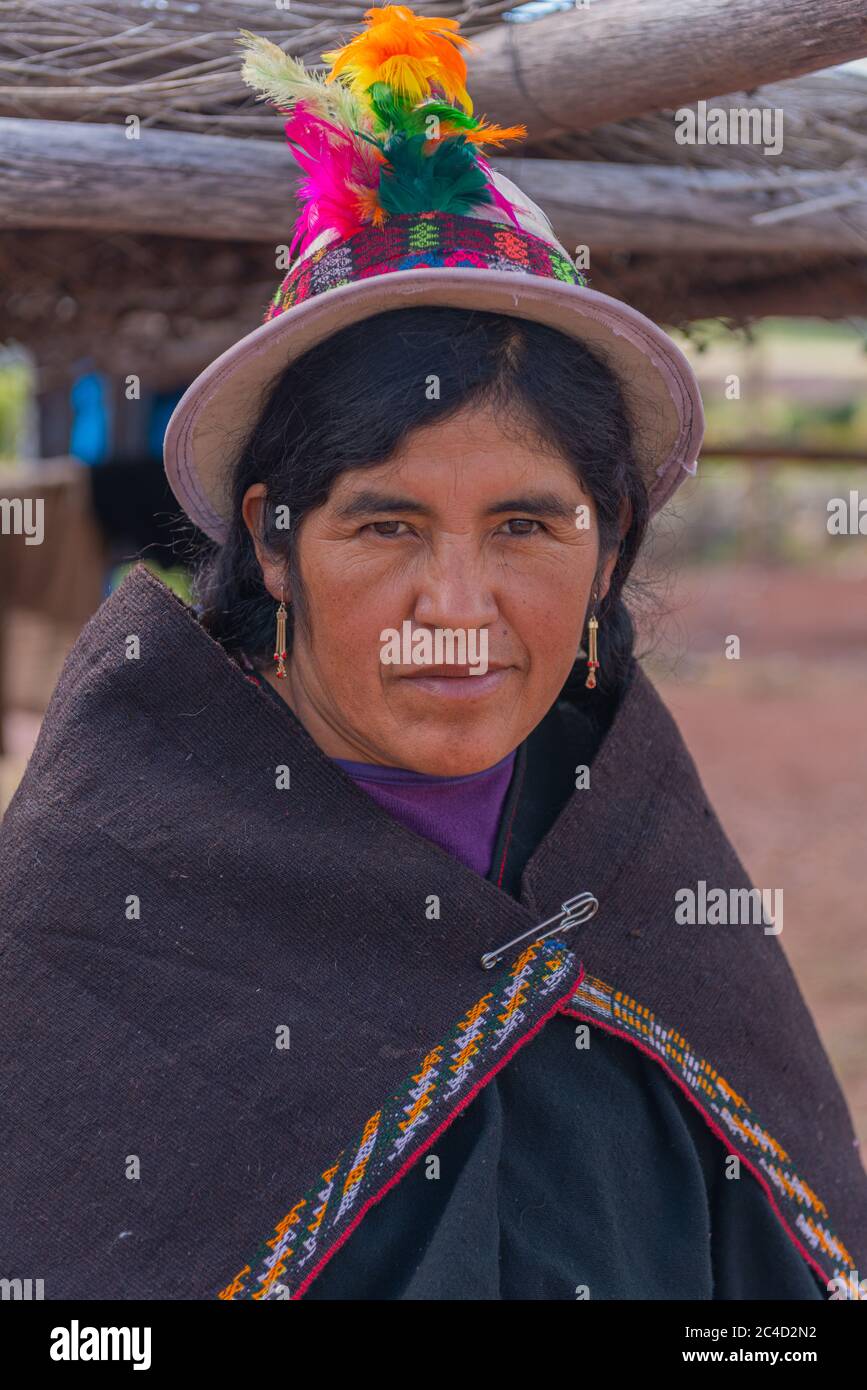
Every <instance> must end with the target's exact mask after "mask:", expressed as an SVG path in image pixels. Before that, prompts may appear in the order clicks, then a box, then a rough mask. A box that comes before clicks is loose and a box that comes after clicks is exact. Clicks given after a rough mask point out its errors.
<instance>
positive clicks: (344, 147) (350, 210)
mask: <svg viewBox="0 0 867 1390" xmlns="http://www.w3.org/2000/svg"><path fill="white" fill-rule="evenodd" d="M285 130H286V139H287V140H288V141H289V144H290V145H291V146H292V152H293V154H294V156H295V159H296V160H297V162H298V164H300V166H301V168H302V169H303V170H304V171H305V173H306V175H307V177H306V178H304V179H302V180H301V182H300V183H299V185H298V189H297V195H296V196H297V198H298V201H299V202H300V203H301V205H302V206H301V211H300V213H299V215H298V218H297V220H296V222H295V229H294V232H295V234H294V236H293V238H292V244H291V246H290V248H289V254H290V256H292V255H294V253H295V249H296V247H297V249H298V255H302V254H303V253H304V251H305V250H306V249H307V247H308V246H309V245H310V243H311V242H312V241H314V240H315V239H316V237H317V236H319V235H320V233H321V232H323V231H325V230H326V229H327V228H336V230H337V232H338V233H339V235H340V236H341V237H346V236H350V235H351V234H352V233H353V232H356V231H358V230H359V229H360V228H361V227H362V226H363V225H364V224H363V221H362V219H361V217H360V216H359V212H358V208H357V206H356V198H357V196H358V190H359V188H360V187H363V188H376V187H378V184H379V164H378V162H377V161H376V159H375V157H374V155H373V150H372V146H369V145H366V144H365V142H364V141H362V140H359V139H357V138H355V137H353V136H352V135H351V134H350V133H349V132H347V131H346V130H342V129H341V128H340V127H339V126H336V125H332V124H331V122H330V121H326V120H323V119H322V117H321V116H317V115H315V114H314V113H313V112H312V111H311V110H310V109H309V108H308V107H306V106H305V104H304V103H303V102H301V101H299V102H297V103H296V105H295V108H294V110H293V113H292V115H291V116H290V118H289V120H288V121H287V122H286V126H285ZM368 150H370V153H369V154H368Z"/></svg>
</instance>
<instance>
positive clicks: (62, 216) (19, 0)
mask: <svg viewBox="0 0 867 1390" xmlns="http://www.w3.org/2000/svg"><path fill="white" fill-rule="evenodd" d="M366 8H367V5H366V4H364V3H357V2H356V0H342V3H340V4H321V3H316V2H315V0H314V2H311V0H306V3H305V0H291V4H290V6H289V8H287V9H281V8H278V6H277V5H276V4H275V3H274V0H207V3H205V0H202V2H201V3H199V0H114V3H111V4H108V3H101V4H100V3H97V4H79V3H71V4H64V5H62V6H59V5H57V4H55V3H54V0H51V3H48V0H0V226H2V227H3V228H4V229H5V230H3V231H2V232H0V283H2V284H4V285H5V286H6V287H7V290H6V294H5V302H4V304H3V306H2V311H3V316H2V327H0V332H2V334H3V335H4V336H10V337H13V338H15V339H17V340H18V341H21V342H24V343H27V344H30V345H32V346H33V347H34V350H35V351H36V352H37V354H38V356H39V359H40V361H41V362H43V363H44V364H45V366H46V368H50V367H51V365H52V364H56V368H57V370H58V371H59V370H60V369H61V368H62V367H63V368H64V369H65V364H68V362H69V361H70V360H71V358H76V357H81V356H82V355H83V354H85V353H86V354H88V355H89V356H90V357H92V358H93V360H95V361H96V363H97V365H104V366H107V367H110V369H112V370H116V371H121V372H122V371H125V370H135V371H142V370H149V371H152V372H153V373H154V374H156V375H160V374H161V375H162V376H163V377H165V378H166V379H168V378H169V377H172V378H173V379H175V380H177V379H178V376H180V377H183V376H185V375H189V374H191V373H193V372H195V371H196V370H198V368H199V367H200V366H201V365H203V364H204V363H205V362H206V361H207V360H209V359H210V357H212V356H213V355H214V354H215V353H216V352H218V351H220V350H221V349H222V347H224V346H226V345H228V343H229V342H231V341H232V340H233V339H234V338H236V337H237V336H239V334H240V333H242V332H244V331H246V330H247V329H249V328H251V327H253V326H255V324H256V323H257V322H258V321H259V319H260V317H261V314H262V311H263V308H264V305H265V303H266V301H267V299H268V298H269V296H270V294H271V293H272V291H273V288H274V286H275V284H276V282H277V281H278V280H279V278H280V275H281V272H280V271H279V270H278V269H277V268H275V254H274V252H275V247H276V246H278V245H279V244H280V243H281V242H285V241H286V240H288V236H289V230H290V227H291V224H292V221H293V220H294V210H293V203H292V188H293V185H294V183H295V181H296V178H297V170H296V167H295V165H294V162H293V160H292V157H291V154H290V152H289V150H288V148H287V147H286V146H285V144H284V142H283V138H282V126H281V122H280V119H279V117H278V116H277V115H276V114H275V113H274V112H273V111H272V110H270V109H269V108H266V107H263V106H262V105H260V104H258V103H256V102H255V101H254V100H253V99H252V95H251V93H250V92H249V90H248V89H247V88H245V87H244V86H243V85H242V83H241V81H240V78H239V75H238V73H239V55H238V49H237V45H236V42H235V40H236V38H237V33H238V30H239V29H240V28H250V29H253V30H254V31H255V32H258V33H263V34H265V35H267V36H268V37H270V38H271V39H273V40H274V41H275V42H278V43H280V45H281V46H282V47H284V48H285V49H286V50H287V51H289V52H292V53H294V54H295V55H297V56H299V57H302V58H303V59H304V61H305V62H307V63H308V65H310V66H316V65H317V64H319V62H320V60H319V55H320V54H321V51H322V50H323V49H326V48H328V47H329V46H333V45H335V44H337V43H339V42H342V41H345V39H346V38H347V37H348V35H349V34H350V33H351V32H353V31H354V30H356V29H357V28H358V27H359V26H360V24H361V21H362V17H363V14H364V11H365V9H366ZM413 8H415V9H416V10H419V11H424V12H427V13H431V14H439V15H449V16H453V17H455V18H458V19H460V20H461V28H462V32H463V33H465V34H466V35H467V36H469V37H470V38H471V39H472V40H473V42H474V44H475V45H476V50H475V53H473V54H471V55H470V57H469V64H470V90H471V92H472V93H473V97H474V101H475V104H476V109H477V111H479V112H484V114H485V115H487V116H488V117H489V118H490V119H492V120H496V121H504V122H508V123H514V122H515V121H522V122H523V123H524V124H526V125H527V127H528V131H529V135H528V139H527V141H526V142H525V143H524V144H523V145H520V146H518V145H516V146H513V147H512V148H513V149H514V150H516V151H517V152H518V153H517V157H516V155H514V154H511V155H509V156H503V157H493V158H492V163H493V164H494V166H495V167H497V168H499V169H501V170H502V171H503V172H504V173H505V174H507V175H508V176H509V177H511V178H513V179H515V181H516V182H518V183H519V184H520V185H521V186H522V187H523V188H525V189H526V191H527V192H528V193H529V194H530V196H531V197H533V198H535V199H536V200H537V201H538V202H540V203H541V204H542V206H543V207H544V208H545V210H546V211H547V212H548V214H549V216H550V217H551V219H552V221H553V223H554V226H555V230H556V231H557V233H558V235H559V236H560V239H561V240H562V241H563V243H564V245H566V246H567V247H569V248H570V249H572V248H575V247H576V246H578V245H587V246H589V247H590V252H591V261H590V280H591V284H593V286H594V288H596V289H599V290H602V291H605V292H607V293H611V294H614V295H619V296H621V297H623V298H626V299H628V300H630V302H632V303H634V304H636V306H637V307H639V308H641V309H643V310H644V311H645V312H647V313H649V314H650V315H651V316H652V317H654V318H655V319H657V320H658V321H660V322H663V323H667V324H669V325H686V324H688V323H689V322H690V321H691V320H693V319H696V318H702V317H714V316H722V317H725V318H728V319H729V320H730V321H732V322H733V323H744V322H748V321H749V320H750V319H751V318H755V317H760V316H762V315H765V314H769V313H778V314H793V313H809V314H817V315H824V316H827V317H832V318H833V317H843V316H848V315H852V316H856V315H857V316H861V317H863V316H865V315H867V76H865V75H863V74H861V73H859V72H854V71H850V70H846V71H841V70H833V71H829V70H827V69H829V68H831V67H832V65H834V64H837V63H842V62H845V61H847V60H849V59H854V58H858V57H863V56H864V55H865V54H867V11H865V8H864V5H863V0H802V3H801V4H798V5H794V4H792V0H738V3H737V5H733V4H732V0H593V3H592V4H591V5H590V6H589V8H587V9H581V8H577V9H576V8H570V9H567V10H563V11H562V12H560V13H555V14H553V15H550V16H548V17H545V18H541V19H538V20H535V21H534V22H532V23H523V22H522V23H519V22H513V20H514V13H512V15H511V16H510V17H506V16H507V14H508V12H509V11H510V10H511V8H512V7H511V6H510V5H509V4H508V3H492V4H455V3H449V0H445V3H441V0H433V3H430V0H417V2H416V3H414V5H413ZM320 65H321V64H320ZM701 100H704V101H705V102H707V104H708V105H709V106H714V107H723V108H737V107H741V108H744V107H746V108H750V109H756V108H760V109H766V110H767V111H768V112H770V113H773V112H774V111H775V110H776V111H780V112H782V119H783V131H784V146H783V149H782V151H781V153H780V154H778V155H768V154H766V153H765V152H764V150H763V148H761V147H760V146H758V145H756V144H749V143H747V144H737V143H734V144H679V143H677V141H676V139H675V138H674V125H675V111H676V110H679V109H681V108H683V107H687V106H690V107H693V108H695V106H696V103H697V102H699V101H701ZM130 115H135V116H137V117H138V118H139V120H140V122H141V138H140V139H139V140H138V141H135V142H133V141H129V140H127V138H126V129H125V122H126V118H127V117H128V116H130ZM24 232H26V235H24V234H23V233H24Z"/></svg>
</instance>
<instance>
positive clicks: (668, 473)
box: [164, 267, 704, 544]
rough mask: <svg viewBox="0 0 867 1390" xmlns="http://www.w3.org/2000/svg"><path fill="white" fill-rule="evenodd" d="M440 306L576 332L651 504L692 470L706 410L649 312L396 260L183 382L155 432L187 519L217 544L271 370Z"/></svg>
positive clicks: (533, 283)
mask: <svg viewBox="0 0 867 1390" xmlns="http://www.w3.org/2000/svg"><path fill="white" fill-rule="evenodd" d="M416 305H446V306H451V307H454V308H463V309H467V308H472V309H480V310H486V311H489V312H492V313H501V314H511V315H513V316H515V317H517V318H526V319H532V320H534V321H535V322H537V323H543V324H547V325H548V326H549V327H550V328H556V329H558V330H559V331H560V332H561V333H565V334H566V335H567V336H569V337H573V338H578V339H580V340H581V341H583V342H585V343H586V344H587V346H588V347H589V348H590V349H591V350H592V351H595V352H597V353H598V354H599V356H600V357H602V358H603V360H604V361H605V362H606V363H607V365H608V366H609V367H610V368H611V370H612V371H613V372H614V373H615V375H616V376H617V378H618V380H619V383H620V386H621V390H622V391H623V395H624V400H625V404H626V409H627V414H628V416H629V422H630V425H631V427H632V432H633V441H634V444H635V447H636V452H637V455H638V458H639V462H640V464H641V466H642V469H643V471H644V475H645V480H646V482H647V486H648V491H649V494H650V505H651V512H656V511H658V510H659V508H660V507H661V506H662V505H663V504H664V503H665V502H666V501H667V500H668V498H669V497H670V496H671V494H672V493H673V492H674V490H675V488H676V487H677V486H678V484H679V483H680V482H681V481H682V480H683V478H684V477H685V476H686V475H687V474H690V475H691V474H694V473H695V471H696V460H697V457H698V451H699V448H700V446H701V441H702V438H703V435H704V410H703V408H702V400H701V394H700V392H699V388H698V382H697V380H696V377H695V373H694V372H693V369H692V367H691V365H690V363H689V361H688V360H687V358H686V357H685V356H684V354H683V353H682V352H681V350H680V348H679V347H678V346H677V344H676V343H675V342H674V341H673V340H672V339H671V338H670V337H669V336H668V334H667V333H665V332H664V331H663V330H662V329H661V328H659V327H658V325H657V324H655V323H654V322H653V321H652V320H651V319H649V318H647V317H646V316H645V315H644V314H641V313H639V311H638V310H637V309H633V308H632V307H631V306H630V305H628V304H624V303H623V302H622V301H621V300H619V299H613V298H612V297H611V296H610V295H606V294H600V293H599V292H598V291H596V290H591V289H588V288H586V287H584V286H581V285H573V284H569V283H567V282H564V281H560V280H547V279H543V278H541V277H539V276H532V275H526V274H522V273H519V272H515V271H497V270H493V271H492V270H476V269H473V268H461V267H455V268H430V269H425V270H424V271H422V272H419V270H417V269H412V270H398V271H393V272H391V273H389V274H386V275H376V276H371V277H370V278H368V279H365V280H358V281H353V282H352V283H350V284H347V285H340V286H337V287H336V288H334V289H330V290H328V291H326V292H325V293H323V294H320V295H316V296H314V297H313V298H311V299H307V300H304V301H303V302H302V303H300V304H297V305H295V306H293V307H292V308H291V309H287V310H286V311H285V312H284V313H282V314H278V315H277V316H276V317H275V318H273V319H270V320H269V321H268V322H267V323H264V324H262V325H261V326H260V327H258V328H256V329H254V330H253V332H251V333H248V334H247V335H246V337H244V338H242V339H240V341H239V342H237V343H234V344H233V345H232V347H230V348H228V349H227V350H226V351H225V352H224V353H222V354H221V355H220V356H219V357H218V358H216V359H215V361H213V362H212V363H211V364H210V365H209V366H208V367H206V368H205V370H204V371H203V372H201V373H200V374H199V376H197V377H196V379H195V381H193V383H192V384H191V385H190V387H189V388H188V389H187V391H185V393H184V395H183V396H182V397H181V399H180V401H179V402H178V404H177V406H176V407H175V410H174V412H173V414H172V417H171V419H170V421H169V424H168V428H167V430H166V435H165V443H164V459H165V469H166V475H167V477H168V480H169V483H170V485H171V488H172V491H173V492H174V494H175V496H176V498H177V499H178V502H179V503H180V505H181V507H182V508H183V509H184V511H185V512H186V514H187V516H188V517H189V518H190V519H191V521H193V522H194V523H195V524H196V526H198V527H200V529H201V530H202V531H204V532H205V533H206V534H207V535H209V536H210V537H211V538H212V539H213V540H215V541H217V542H218V543H220V544H222V543H223V542H224V541H225V539H226V537H227V535H228V532H229V525H230V520H231V495H232V492H231V488H232V472H233V469H234V466H235V463H236V461H237V458H238V455H239V452H240V450H241V448H242V447H243V445H244V443H245V441H246V439H247V437H248V435H249V433H250V430H251V429H252V427H253V425H254V424H255V422H256V419H257V418H258V415H259V412H260V410H261V409H262V406H263V404H264V399H265V394H266V392H267V389H268V387H269V386H270V384H271V383H272V381H273V380H274V378H275V376H276V375H277V374H278V373H279V372H280V371H282V370H283V368H284V367H286V366H288V365H289V363H290V362H292V361H294V360H295V359H296V358H298V357H300V356H301V355H302V354H303V353H305V352H307V351H309V349H310V348H312V347H315V346H316V344H317V343H319V342H321V341H322V340H323V339H324V338H327V337H330V336H331V335H332V334H333V333H336V332H338V331H339V330H340V329H341V328H345V327H346V326H347V325H349V324H352V323H356V322H358V321H359V320H360V319H365V318H369V317H371V316H372V315H373V314H378V313H382V312H384V311H385V310H389V309H400V308H411V307H415V306H416Z"/></svg>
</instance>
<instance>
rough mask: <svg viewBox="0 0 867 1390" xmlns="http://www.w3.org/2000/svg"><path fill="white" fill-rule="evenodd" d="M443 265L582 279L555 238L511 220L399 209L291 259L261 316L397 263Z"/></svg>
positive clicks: (275, 313)
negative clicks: (553, 243) (379, 223)
mask: <svg viewBox="0 0 867 1390" xmlns="http://www.w3.org/2000/svg"><path fill="white" fill-rule="evenodd" d="M444 266H447V267H450V268H454V267H456V266H457V267H460V266H463V267H469V268H472V269H474V270H506V271H516V272H518V273H520V274H525V275H538V276H540V277H541V278H543V279H547V280H561V281H564V282H566V283H567V284H570V285H585V286H586V284H587V279H586V277H585V276H584V275H583V274H582V272H581V271H580V270H578V269H576V267H575V266H574V265H573V263H572V262H571V261H570V260H569V257H568V256H566V255H565V254H564V253H563V252H562V251H560V250H559V249H558V248H557V247H556V246H551V245H549V244H548V243H547V242H545V241H542V240H541V238H539V237H537V236H533V235H532V234H531V233H530V232H524V231H521V230H519V229H518V228H517V227H515V226H513V225H511V224H507V223H503V222H491V221H486V220H483V219H482V218H479V217H465V216H461V215H459V214H457V213H445V212H411V213H401V214H399V215H398V216H395V217H391V218H389V220H388V222H387V223H385V225H384V226H382V227H364V228H362V229H361V230H360V231H358V232H355V233H354V234H353V235H352V236H350V237H346V238H344V239H343V240H340V241H334V242H331V243H330V244H329V245H327V246H322V247H319V248H318V249H317V250H315V251H313V252H311V253H310V254H309V255H307V256H304V257H303V258H302V259H301V260H300V261H298V262H296V263H295V265H293V266H292V267H291V269H290V270H289V272H288V274H287V275H286V277H285V279H284V280H283V282H282V284H281V285H280V287H279V289H278V290H277V293H276V294H275V296H274V298H273V300H272V301H271V304H270V305H269V306H268V310H267V313H266V314H265V322H266V323H267V322H268V321H269V319H274V318H277V316H278V315H279V314H282V313H285V311H286V310H287V309H291V308H292V307H293V306H294V305H296V304H301V303H303V302H304V300H307V299H312V298H313V297H314V296H315V295H319V294H325V293H326V292H327V291H328V290H333V289H336V288H337V287H338V286H339V285H349V284H352V283H354V282H355V281H357V280H367V279H370V278H371V277H372V276H375V275H388V274H389V272H391V271H395V270H426V269H439V268H441V267H444Z"/></svg>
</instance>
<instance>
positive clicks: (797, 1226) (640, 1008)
mask: <svg viewBox="0 0 867 1390" xmlns="http://www.w3.org/2000/svg"><path fill="white" fill-rule="evenodd" d="M562 1011H563V1013H566V1014H569V1015H571V1016H572V1017H573V1018H580V1019H582V1020H584V1021H585V1022H588V1023H595V1024H601V1026H602V1027H604V1028H606V1030H607V1031H608V1032H610V1033H615V1034H618V1035H619V1036H621V1037H625V1038H627V1039H629V1040H630V1041H631V1042H634V1043H637V1044H638V1046H640V1047H641V1049H642V1051H644V1052H648V1053H650V1055H651V1056H654V1057H656V1058H657V1059H658V1060H659V1061H661V1062H662V1063H663V1065H664V1066H665V1069H666V1071H667V1072H668V1073H669V1074H670V1075H671V1076H672V1078H673V1079H674V1080H675V1081H677V1082H678V1083H679V1084H680V1086H681V1088H682V1089H683V1090H685V1091H686V1092H687V1094H688V1096H689V1098H690V1099H691V1100H692V1102H693V1104H696V1105H698V1107H699V1108H700V1109H701V1111H702V1113H703V1115H704V1118H705V1119H706V1120H707V1121H708V1123H709V1124H710V1126H711V1128H712V1129H713V1130H714V1132H715V1133H716V1135H717V1137H718V1138H719V1139H721V1140H722V1141H723V1143H724V1144H725V1146H726V1148H727V1149H728V1151H729V1152H733V1151H735V1150H736V1151H737V1157H738V1158H741V1159H743V1161H744V1162H745V1163H746V1165H747V1167H748V1168H749V1169H750V1170H751V1172H752V1173H753V1174H754V1176H755V1177H756V1178H757V1179H758V1181H759V1182H760V1183H761V1185H762V1187H763V1188H764V1189H765V1193H766V1195H767V1197H768V1199H769V1200H770V1202H771V1205H772V1207H773V1208H774V1210H775V1211H776V1213H777V1216H778V1217H779V1218H780V1219H781V1221H782V1223H783V1225H784V1226H785V1228H786V1231H787V1233H788V1234H789V1236H790V1237H791V1238H792V1240H793V1241H794V1243H795V1245H796V1247H797V1248H798V1250H799V1252H800V1254H801V1255H803V1257H804V1259H806V1261H807V1263H808V1264H809V1265H811V1267H812V1268H813V1269H814V1270H815V1271H816V1273H817V1274H818V1275H819V1276H820V1278H821V1279H822V1280H823V1281H824V1282H825V1283H828V1282H830V1280H831V1279H835V1280H840V1281H842V1282H843V1285H844V1287H845V1290H846V1294H845V1296H846V1298H847V1299H855V1300H859V1301H863V1300H862V1298H861V1294H860V1291H859V1282H858V1277H857V1272H856V1271H855V1266H854V1262H853V1260H852V1257H851V1255H850V1254H849V1251H848V1250H847V1249H846V1247H845V1245H844V1244H843V1242H842V1241H841V1240H840V1238H839V1237H838V1236H837V1235H835V1234H834V1231H833V1229H832V1227H831V1224H830V1219H829V1214H828V1208H827V1207H826V1206H825V1203H824V1202H823V1201H822V1200H821V1198H820V1197H819V1196H818V1195H817V1193H815V1192H814V1191H813V1190H812V1188H811V1187H810V1186H809V1185H808V1184H807V1183H806V1182H805V1181H804V1179H803V1178H801V1177H800V1176H799V1175H798V1173H797V1172H796V1171H795V1169H794V1166H793V1164H792V1161H791V1158H790V1157H789V1155H788V1154H787V1153H786V1151H785V1149H784V1148H783V1147H782V1145H781V1144H779V1143H777V1141H776V1140H775V1139H774V1138H773V1136H772V1135H770V1134H769V1133H768V1131H767V1130H766V1129H765V1128H764V1126H763V1125H762V1124H760V1122H759V1120H758V1118H757V1116H756V1115H755V1114H754V1113H753V1111H752V1110H751V1108H750V1106H749V1105H748V1104H747V1102H746V1100H745V1099H744V1097H743V1096H740V1095H738V1093H737V1092H736V1091H735V1090H734V1088H733V1087H732V1086H730V1085H729V1083H728V1082H727V1081H726V1080H725V1078H724V1077H722V1076H720V1074H719V1072H718V1071H716V1070H715V1068H714V1067H712V1066H711V1064H710V1062H708V1061H706V1060H705V1059H704V1058H703V1057H699V1056H698V1054H697V1053H696V1052H694V1051H693V1050H692V1048H691V1047H690V1045H689V1043H688V1042H687V1040H686V1038H684V1037H683V1036H682V1035H681V1034H680V1033H678V1032H677V1030H676V1029H674V1028H668V1027H666V1026H665V1025H664V1024H663V1023H661V1022H660V1021H659V1019H657V1017H656V1015H655V1014H654V1013H652V1011H651V1010H650V1009H649V1008H647V1007H646V1006H645V1005H643V1004H639V1003H637V1001H636V1000H635V999H632V998H631V997H630V996H629V995H628V994H625V993H624V992H623V991H622V990H615V989H614V988H613V987H612V986H611V985H607V984H605V983H604V982H603V981H602V980H598V979H595V978H594V977H592V976H588V975H582V978H581V980H580V981H579V983H578V986H577V988H576V990H575V992H574V994H573V995H572V997H571V998H570V999H569V1000H568V1001H567V1002H566V1003H565V1004H564V1005H563V1010H562ZM711 1117H713V1118H711ZM796 1232H797V1234H796ZM852 1276H854V1278H853V1277H852Z"/></svg>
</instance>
